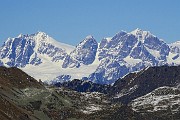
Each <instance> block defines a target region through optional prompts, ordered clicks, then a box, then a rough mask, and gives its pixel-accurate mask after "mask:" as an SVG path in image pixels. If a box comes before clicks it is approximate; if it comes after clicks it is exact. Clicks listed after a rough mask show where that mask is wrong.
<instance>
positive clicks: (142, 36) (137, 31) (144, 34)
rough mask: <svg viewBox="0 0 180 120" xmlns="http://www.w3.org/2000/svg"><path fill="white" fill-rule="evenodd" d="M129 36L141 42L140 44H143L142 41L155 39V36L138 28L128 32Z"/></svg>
mask: <svg viewBox="0 0 180 120" xmlns="http://www.w3.org/2000/svg"><path fill="white" fill-rule="evenodd" d="M130 34H132V35H134V36H136V37H137V38H138V40H141V41H142V42H144V40H145V39H146V38H148V37H156V36H155V35H153V34H152V33H150V32H149V31H144V30H142V29H140V28H136V29H135V30H133V31H132V32H130Z"/></svg>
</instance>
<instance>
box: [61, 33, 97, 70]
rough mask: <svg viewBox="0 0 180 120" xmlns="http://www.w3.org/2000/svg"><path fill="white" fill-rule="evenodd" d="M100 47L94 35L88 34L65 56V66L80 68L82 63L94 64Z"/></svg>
mask: <svg viewBox="0 0 180 120" xmlns="http://www.w3.org/2000/svg"><path fill="white" fill-rule="evenodd" d="M97 48H98V43H97V41H96V40H95V39H94V38H93V36H91V35H89V36H87V37H86V38H85V39H84V40H83V41H82V42H80V43H79V44H78V45H77V46H76V48H75V49H74V50H73V51H72V52H71V53H70V54H69V55H68V56H67V57H66V58H65V60H64V62H63V65H62V67H63V68H67V67H70V68H74V67H75V68H79V67H80V66H81V64H84V65H89V64H92V63H93V62H94V60H95V57H96V52H97Z"/></svg>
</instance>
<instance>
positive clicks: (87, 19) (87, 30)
mask: <svg viewBox="0 0 180 120" xmlns="http://www.w3.org/2000/svg"><path fill="white" fill-rule="evenodd" d="M179 5H180V0H1V1H0V44H2V43H3V42H4V41H5V40H6V39H7V38H8V37H15V36H17V35H18V34H20V33H23V34H31V33H36V32H37V31H44V32H46V33H47V34H49V35H50V36H52V37H53V38H55V39H56V40H58V41H60V42H63V43H68V44H71V45H76V44H78V43H79V42H80V41H81V40H82V39H84V38H85V37H86V36H87V35H93V36H94V37H95V38H96V39H97V41H100V40H101V39H102V38H103V37H109V36H114V35H115V34H116V33H117V32H119V31H121V30H125V31H128V32H129V31H132V30H134V29H136V28H141V29H143V30H148V31H151V32H152V33H153V34H155V35H156V36H158V37H159V38H162V39H164V40H165V41H166V42H167V43H171V42H174V41H176V40H180V13H179V12H180V7H179Z"/></svg>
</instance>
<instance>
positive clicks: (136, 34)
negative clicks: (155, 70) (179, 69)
mask: <svg viewBox="0 0 180 120" xmlns="http://www.w3.org/2000/svg"><path fill="white" fill-rule="evenodd" d="M98 52H99V55H98V58H99V60H101V63H100V65H99V66H98V68H97V69H96V71H95V72H94V73H92V74H91V75H90V76H89V79H90V80H92V81H95V82H98V83H108V84H111V83H113V82H114V81H115V80H116V79H118V78H120V77H122V76H124V75H125V74H127V73H129V72H133V71H139V70H141V69H142V68H145V67H146V66H161V65H166V64H168V61H167V57H168V55H169V52H170V48H169V46H168V45H167V44H166V43H165V42H164V41H162V40H160V39H158V38H157V37H156V36H154V35H153V34H151V33H150V32H148V31H142V30H140V29H136V30H134V31H132V32H130V33H126V32H124V31H121V32H119V33H117V34H116V35H115V36H114V37H112V38H105V39H103V40H102V41H101V42H100V45H99V49H98ZM115 73H116V74H115ZM114 74H115V75H114Z"/></svg>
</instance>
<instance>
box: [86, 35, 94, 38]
mask: <svg viewBox="0 0 180 120" xmlns="http://www.w3.org/2000/svg"><path fill="white" fill-rule="evenodd" d="M85 39H94V36H92V35H88V36H86V38H85Z"/></svg>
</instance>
